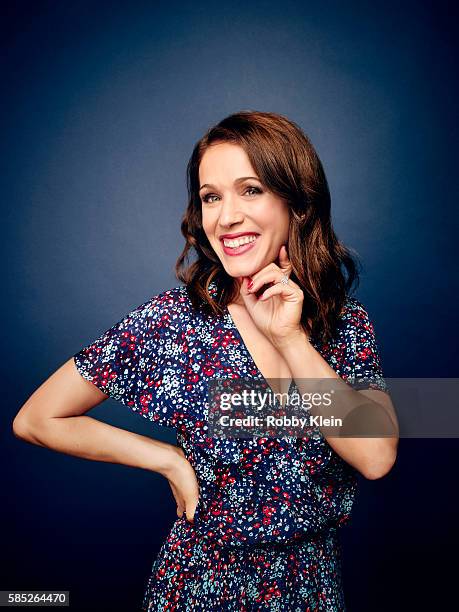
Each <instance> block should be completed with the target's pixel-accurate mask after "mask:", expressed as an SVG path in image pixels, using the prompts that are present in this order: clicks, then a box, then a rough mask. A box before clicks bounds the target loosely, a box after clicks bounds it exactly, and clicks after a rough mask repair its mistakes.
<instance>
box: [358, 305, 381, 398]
mask: <svg viewBox="0 0 459 612" xmlns="http://www.w3.org/2000/svg"><path fill="white" fill-rule="evenodd" d="M352 303H353V307H352V309H351V311H352V315H351V321H350V322H351V328H350V335H351V339H352V341H351V353H352V354H351V358H350V361H351V363H352V375H351V379H352V380H351V382H352V385H353V386H354V387H355V388H356V389H379V390H381V391H385V392H386V393H388V386H387V384H386V381H385V380H384V375H383V369H382V363H381V356H380V353H379V346H378V342H377V339H376V334H375V329H374V325H373V322H372V321H371V319H370V316H369V314H368V312H367V310H366V309H365V307H364V306H363V304H362V303H361V302H359V301H358V300H356V299H355V298H353V300H352Z"/></svg>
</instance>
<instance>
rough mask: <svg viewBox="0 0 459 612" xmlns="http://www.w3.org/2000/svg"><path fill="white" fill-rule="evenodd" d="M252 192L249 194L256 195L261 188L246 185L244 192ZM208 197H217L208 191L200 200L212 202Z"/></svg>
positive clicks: (260, 191)
mask: <svg viewBox="0 0 459 612" xmlns="http://www.w3.org/2000/svg"><path fill="white" fill-rule="evenodd" d="M250 191H251V192H252V193H251V194H249V195H256V194H258V193H263V192H262V190H261V189H260V188H259V187H247V189H246V190H245V191H244V193H247V192H250ZM209 198H218V196H217V195H215V194H213V193H208V194H207V195H205V196H203V198H202V201H203V202H206V203H207V204H213V202H214V200H209Z"/></svg>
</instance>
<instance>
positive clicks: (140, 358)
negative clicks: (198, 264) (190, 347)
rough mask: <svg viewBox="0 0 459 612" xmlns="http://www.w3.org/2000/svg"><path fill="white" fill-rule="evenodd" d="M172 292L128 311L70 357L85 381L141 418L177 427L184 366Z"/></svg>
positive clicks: (162, 294) (178, 324) (178, 310)
mask: <svg viewBox="0 0 459 612" xmlns="http://www.w3.org/2000/svg"><path fill="white" fill-rule="evenodd" d="M176 301H177V300H176V298H175V297H174V290H169V291H165V292H163V293H161V294H158V295H156V296H154V297H152V298H151V299H150V300H148V301H147V302H145V303H144V304H142V305H141V306H138V307H137V308H135V309H134V310H132V311H131V312H129V313H128V314H127V315H126V316H125V317H123V319H121V321H119V322H118V323H116V324H115V325H113V326H112V327H110V329H108V330H107V331H106V332H104V333H103V334H102V335H101V336H100V337H99V338H97V339H96V340H94V341H93V342H91V343H90V344H88V345H87V346H86V347H84V348H82V349H81V350H79V351H78V352H77V353H75V355H74V356H73V359H74V362H75V366H76V368H77V370H78V372H79V373H80V374H81V376H82V377H83V378H85V379H86V380H88V381H90V382H91V383H92V384H94V385H95V386H96V387H97V388H98V389H100V390H101V391H103V393H105V394H106V395H108V396H109V397H112V398H113V399H115V400H119V401H121V402H122V403H123V404H124V405H125V406H128V407H129V408H131V409H132V410H133V411H134V412H137V413H138V414H140V415H141V416H143V417H145V418H147V419H149V420H151V421H153V422H156V423H159V424H160V425H165V426H168V427H175V426H176V411H177V406H176V403H177V398H178V397H179V393H178V392H179V391H180V386H181V384H182V382H181V373H182V372H183V368H184V365H185V364H184V356H183V351H181V348H180V332H181V325H180V309H179V308H174V306H175V305H176Z"/></svg>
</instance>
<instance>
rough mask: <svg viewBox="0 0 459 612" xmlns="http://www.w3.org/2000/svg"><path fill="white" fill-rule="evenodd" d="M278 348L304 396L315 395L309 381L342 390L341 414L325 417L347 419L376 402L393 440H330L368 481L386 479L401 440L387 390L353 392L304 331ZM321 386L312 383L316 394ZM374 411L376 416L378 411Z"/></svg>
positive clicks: (386, 430)
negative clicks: (321, 382)
mask: <svg viewBox="0 0 459 612" xmlns="http://www.w3.org/2000/svg"><path fill="white" fill-rule="evenodd" d="M276 347H277V349H278V350H279V351H280V352H281V354H282V356H283V357H284V359H285V360H286V361H287V363H288V365H289V367H290V370H291V372H292V376H293V378H294V380H295V382H296V385H297V387H298V389H299V391H300V393H309V392H311V388H310V387H311V383H310V382H308V379H325V380H324V381H323V388H324V390H325V389H326V388H327V379H333V380H332V386H333V389H338V390H340V389H342V393H341V391H339V395H338V397H339V405H338V406H337V407H336V408H338V409H339V414H337V412H336V410H335V413H334V414H333V411H334V408H333V406H332V407H331V408H330V411H331V414H330V415H327V414H326V413H325V411H324V409H323V408H321V409H320V413H321V414H322V416H325V417H326V416H338V417H340V418H343V420H345V419H346V416H348V415H350V414H351V413H352V411H355V410H356V409H358V407H359V406H362V405H363V404H367V405H368V406H367V407H365V406H362V407H363V409H364V410H365V408H366V409H368V407H369V409H371V404H372V403H373V402H374V408H376V409H377V410H379V413H382V415H381V414H380V415H379V416H377V418H378V419H379V422H380V423H381V420H382V421H384V431H385V432H389V433H390V434H391V435H390V437H380V438H378V437H355V438H353V437H343V438H338V437H332V436H330V437H328V436H327V437H326V439H327V442H328V443H329V444H330V446H331V447H332V448H333V449H334V450H335V451H336V452H337V453H338V455H340V456H341V457H342V458H343V459H344V460H345V461H347V462H348V463H349V464H351V465H352V466H353V467H355V468H356V469H357V470H358V471H359V472H360V473H361V474H363V476H365V477H366V478H369V479H372V480H373V479H376V478H381V477H382V476H385V475H386V474H387V473H388V472H389V471H390V469H391V468H392V466H393V465H394V463H395V459H396V457H397V447H398V439H399V438H398V423H397V417H396V415H395V411H394V408H393V404H392V402H391V400H390V398H389V396H388V395H387V394H386V393H384V392H383V391H379V390H374V389H368V390H361V391H357V390H355V389H352V388H351V387H350V386H349V385H348V384H347V383H346V382H345V381H344V380H342V379H341V377H340V376H339V375H338V374H337V373H336V372H335V371H334V370H333V369H332V368H331V367H330V366H329V365H328V363H327V362H326V361H325V359H324V358H323V357H322V355H320V353H319V352H318V351H316V349H315V348H314V347H313V346H312V344H311V343H310V342H309V341H308V339H307V337H306V335H305V334H304V332H299V333H298V335H297V336H296V338H293V339H289V341H288V342H285V343H284V344H282V343H280V344H277V345H276ZM318 383H319V381H316V380H314V382H313V383H312V384H313V386H314V390H315V391H317V385H318ZM381 409H382V410H381ZM311 412H312V411H311ZM374 412H375V414H376V411H374ZM381 416H382V419H381ZM381 424H382V423H381Z"/></svg>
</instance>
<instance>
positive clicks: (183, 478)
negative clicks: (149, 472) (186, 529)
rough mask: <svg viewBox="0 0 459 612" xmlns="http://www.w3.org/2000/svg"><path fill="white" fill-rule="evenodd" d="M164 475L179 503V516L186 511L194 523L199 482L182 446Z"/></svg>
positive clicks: (187, 516)
mask: <svg viewBox="0 0 459 612" xmlns="http://www.w3.org/2000/svg"><path fill="white" fill-rule="evenodd" d="M174 450H175V449H174ZM163 475H164V476H165V477H166V478H167V480H168V481H169V484H170V486H171V489H172V493H173V495H174V498H175V501H176V503H177V516H178V517H179V518H182V516H183V514H184V513H186V518H187V520H188V521H190V522H191V523H194V513H195V511H196V507H197V505H198V501H199V484H198V480H197V478H196V473H195V471H194V469H193V467H192V465H191V463H190V462H189V461H188V459H187V458H186V457H185V453H184V452H183V450H182V449H181V448H180V447H178V446H177V447H176V451H175V453H174V459H173V461H171V463H170V467H169V468H168V469H167V470H165V471H164V472H163Z"/></svg>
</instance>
